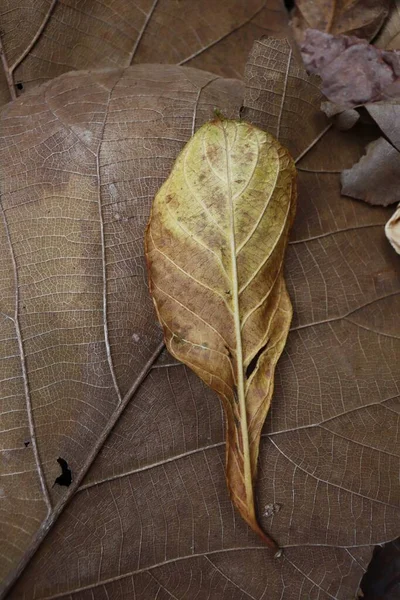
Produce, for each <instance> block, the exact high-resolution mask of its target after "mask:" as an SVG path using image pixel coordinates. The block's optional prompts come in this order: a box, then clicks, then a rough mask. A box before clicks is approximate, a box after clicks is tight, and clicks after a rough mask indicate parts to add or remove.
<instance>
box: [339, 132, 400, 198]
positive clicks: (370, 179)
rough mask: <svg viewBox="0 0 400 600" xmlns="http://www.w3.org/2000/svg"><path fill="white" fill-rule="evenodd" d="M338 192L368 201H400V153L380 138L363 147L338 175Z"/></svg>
mask: <svg viewBox="0 0 400 600" xmlns="http://www.w3.org/2000/svg"><path fill="white" fill-rule="evenodd" d="M340 180H341V183H342V194H344V195H345V196H351V197H352V198H358V199H359V200H364V201H365V202H368V204H373V205H379V206H389V204H394V203H395V202H400V153H399V152H398V151H397V150H396V148H393V146H392V145H391V144H389V142H387V141H386V140H385V139H384V138H379V139H378V140H375V141H374V142H371V143H370V144H369V145H368V146H367V153H366V155H365V156H362V157H361V158H360V160H359V161H358V162H357V163H355V164H354V165H353V166H352V167H351V169H346V170H344V171H343V172H342V175H341V178H340Z"/></svg>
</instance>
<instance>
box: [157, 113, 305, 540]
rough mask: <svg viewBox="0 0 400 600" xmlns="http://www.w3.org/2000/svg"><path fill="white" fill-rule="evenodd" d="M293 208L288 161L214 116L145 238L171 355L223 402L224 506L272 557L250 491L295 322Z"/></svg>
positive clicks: (250, 132)
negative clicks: (286, 273)
mask: <svg viewBox="0 0 400 600" xmlns="http://www.w3.org/2000/svg"><path fill="white" fill-rule="evenodd" d="M295 200H296V189H295V167H294V164H293V161H292V159H291V157H290V155H289V153H288V152H287V151H286V150H285V149H284V148H283V147H282V146H281V145H280V144H279V143H278V142H277V141H276V140H275V139H274V138H273V137H272V136H271V135H269V134H267V133H265V132H263V131H261V130H260V129H257V128H255V127H253V126H252V125H249V124H248V123H245V122H237V121H227V120H219V119H216V120H215V121H213V122H211V123H208V124H206V125H203V127H202V128H201V129H200V130H199V131H198V132H197V133H196V134H195V136H194V137H193V139H192V140H191V141H190V142H189V143H188V144H187V145H186V146H185V148H184V150H183V152H182V153H181V154H180V156H179V158H178V160H177V162H176V163H175V165H174V168H173V170H172V172H171V175H170V176H169V178H168V179H167V181H166V182H165V183H164V185H163V186H162V188H161V190H160V191H159V193H158V194H157V196H156V198H155V201H154V204H153V207H152V212H151V216H150V221H149V225H148V229H147V232H146V256H147V261H148V267H149V278H150V290H151V293H152V295H153V299H154V302H155V306H156V309H157V314H158V318H159V320H160V323H161V324H162V326H163V329H164V335H165V340H166V345H167V348H168V350H169V351H170V353H171V354H172V355H173V356H175V357H176V358H177V359H179V360H181V361H182V362H183V363H185V364H186V365H188V366H189V367H190V368H191V369H193V371H194V372H195V373H197V375H199V377H201V378H202V379H203V381H204V382H205V383H206V384H207V385H209V386H210V387H211V388H212V389H213V390H214V391H216V392H217V393H218V395H219V397H220V398H221V400H222V402H223V406H224V409H225V413H226V421H227V434H226V444H227V450H226V474H227V483H228V487H229V491H230V495H231V498H232V500H233V502H234V504H235V506H236V507H237V509H238V510H239V512H240V514H241V515H242V517H243V518H244V519H245V521H247V523H248V524H249V525H250V527H252V529H253V530H254V531H256V532H257V533H258V534H259V535H260V536H261V537H262V538H263V539H264V540H265V541H266V542H267V543H268V544H269V545H270V547H271V548H272V549H274V551H275V552H277V551H278V546H277V545H276V544H275V543H274V542H273V541H272V540H271V539H270V538H269V537H267V536H266V535H265V534H264V532H263V531H262V530H261V529H260V527H259V525H258V522H257V518H256V513H255V506H254V491H253V488H254V480H255V477H256V473H257V460H258V452H259V444H260V435H261V429H262V426H263V424H264V421H265V417H266V415H267V413H268V410H269V407H270V403H271V398H272V393H273V379H274V371H275V366H276V363H277V361H278V359H279V357H280V355H281V353H282V350H283V348H284V345H285V341H286V337H287V334H288V331H289V326H290V321H291V318H292V308H291V304H290V300H289V297H288V295H287V291H286V286H285V283H284V280H283V255H284V252H285V249H286V244H287V239H288V234H289V229H290V225H291V223H292V221H293V217H294V210H295Z"/></svg>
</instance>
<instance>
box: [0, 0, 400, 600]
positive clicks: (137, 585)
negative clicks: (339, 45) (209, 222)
mask: <svg viewBox="0 0 400 600" xmlns="http://www.w3.org/2000/svg"><path fill="white" fill-rule="evenodd" d="M180 4H181V2H172V0H171V1H170V2H168V1H165V2H162V1H161V0H160V2H150V1H148V2H147V1H145V0H142V1H141V2H140V3H139V2H138V3H136V4H135V5H133V4H132V3H123V2H122V0H121V2H120V5H119V4H118V2H117V3H115V2H113V3H111V2H103V3H100V2H94V1H93V2H87V3H86V2H85V3H82V2H80V3H74V2H70V3H67V2H63V1H60V2H57V3H54V6H53V4H52V3H51V2H45V1H43V2H42V3H41V4H40V7H38V8H35V11H33V9H32V7H33V4H29V3H28V4H27V3H26V4H25V5H24V6H21V8H18V10H19V11H25V10H27V9H26V7H28V8H29V7H30V9H31V18H30V19H29V18H25V19H24V23H25V25H24V27H25V28H26V30H25V29H24V30H23V31H21V32H20V35H19V36H16V33H15V26H14V25H15V23H14V25H13V23H12V22H11V25H10V27H9V29H8V30H7V31H8V32H9V33H7V31H4V33H2V40H3V46H4V48H5V49H6V50H5V52H4V53H3V55H2V56H3V65H6V69H5V71H4V73H5V76H6V77H5V86H3V88H2V89H3V91H4V90H6V91H5V92H4V97H6V96H7V94H9V93H11V94H12V92H11V89H12V86H13V85H14V83H16V82H17V81H19V80H22V81H23V85H24V89H23V90H18V88H17V92H18V93H19V92H22V95H21V98H18V99H16V100H15V101H14V102H12V103H11V104H8V105H6V106H5V107H4V108H3V109H2V112H1V116H0V129H1V138H0V153H1V162H2V165H3V169H2V172H1V175H0V193H1V229H0V246H1V248H0V261H1V270H0V273H1V283H0V298H1V306H0V311H1V314H0V324H1V339H2V344H1V346H0V349H1V357H0V360H1V364H2V374H4V376H3V377H2V378H1V382H0V392H1V397H2V410H3V414H2V418H1V421H0V423H1V427H2V437H1V440H2V448H1V449H2V452H1V458H0V460H1V461H2V462H1V466H2V475H3V476H2V479H1V484H0V485H1V488H0V500H1V505H0V506H1V511H2V519H1V524H0V535H1V539H2V540H4V542H3V543H2V549H1V556H0V568H1V578H2V580H3V582H4V594H3V597H6V594H7V599H8V600H19V599H21V598H24V600H45V599H48V600H49V599H50V598H66V599H68V600H69V599H73V600H86V599H92V598H96V600H97V599H100V600H101V599H103V598H104V599H105V600H106V599H107V598H112V599H113V600H114V599H115V600H122V599H127V598H129V599H131V598H137V599H140V600H150V599H151V600H153V598H157V599H158V600H170V599H171V598H175V599H179V600H183V599H184V598H196V597H197V598H199V599H201V600H203V599H204V600H228V599H229V600H230V599H233V600H244V599H248V598H252V599H254V600H265V599H266V598H268V600H282V599H283V600H303V599H305V598H307V600H308V599H310V600H313V599H317V598H318V599H319V600H328V599H332V598H333V599H335V600H336V599H337V600H348V599H349V598H354V597H355V595H356V593H357V590H358V587H359V584H360V581H361V578H362V577H363V575H364V573H365V570H366V568H367V565H368V563H369V561H370V558H371V555H372V550H373V548H374V546H375V545H376V544H378V543H384V542H386V541H389V540H391V539H393V538H394V537H396V536H397V534H398V522H399V497H400V489H399V482H398V478H397V474H398V468H399V456H398V451H397V448H398V431H399V423H398V419H399V403H398V400H399V385H400V377H399V370H398V368H397V364H398V356H399V353H400V345H399V338H400V331H398V329H399V326H398V318H397V315H398V312H399V309H400V305H399V298H400V296H399V291H400V279H399V267H398V257H397V255H396V254H395V253H394V252H393V251H392V250H391V248H390V246H389V244H387V241H386V239H385V237H384V234H383V225H384V223H385V222H386V221H387V219H388V216H389V212H390V211H389V210H388V209H387V208H385V207H382V206H377V207H373V208H372V207H371V206H368V205H367V204H365V203H361V202H358V201H356V200H352V199H351V198H347V197H344V196H343V195H341V190H340V180H339V174H340V172H342V171H343V170H346V169H349V168H350V167H351V166H352V165H353V164H354V163H355V162H357V161H358V160H359V159H360V157H361V155H362V153H363V148H364V146H365V144H367V143H368V142H370V141H371V140H372V139H373V135H371V132H370V131H369V130H368V129H366V128H363V127H362V126H361V124H360V123H357V124H356V125H355V126H354V127H352V128H351V129H350V130H348V131H347V132H346V133H343V132H341V131H338V130H337V129H335V128H334V127H332V123H331V121H330V120H329V118H328V117H327V116H326V115H325V114H324V113H323V112H321V110H320V105H321V101H322V100H323V96H322V94H321V92H320V83H319V79H318V77H317V76H314V75H312V76H307V75H306V73H305V70H304V68H303V66H302V65H301V64H300V63H299V62H298V61H297V58H296V53H295V52H294V51H293V50H292V48H291V47H290V46H289V44H288V43H287V42H285V41H276V40H271V39H264V40H261V41H259V42H256V43H255V44H254V47H253V50H252V51H251V53H250V56H249V58H248V61H247V66H246V72H245V78H244V84H243V83H241V82H240V81H238V80H236V79H224V78H223V77H222V76H221V75H225V74H226V75H228V76H230V77H231V76H232V75H234V76H236V75H241V69H242V67H243V65H244V63H245V58H243V57H242V58H241V59H240V61H241V62H240V61H239V60H238V62H237V64H238V65H241V66H238V67H237V70H238V72H236V59H234V56H236V54H235V55H233V54H232V62H230V63H229V64H228V66H226V65H224V61H225V60H226V57H227V56H229V48H231V49H232V48H233V47H235V48H240V47H241V44H236V41H237V40H238V39H243V40H244V42H245V43H244V44H243V46H245V45H246V43H247V44H248V43H249V40H250V38H251V32H253V36H254V32H255V31H258V27H259V25H260V26H262V27H263V28H264V29H265V28H266V29H268V28H269V27H270V28H271V29H272V30H274V29H275V23H280V22H281V21H279V19H281V18H282V15H283V12H282V11H283V9H281V8H279V5H278V3H276V4H275V3H273V2H266V3H265V2H249V3H245V4H243V3H239V2H232V3H230V4H231V5H232V11H233V12H232V15H235V18H236V16H238V15H239V16H240V19H239V18H238V19H237V20H236V21H235V20H234V18H233V17H232V18H231V19H230V20H229V23H228V24H227V23H226V22H225V21H224V19H222V16H221V15H226V14H228V13H229V11H228V12H227V10H225V11H223V10H222V8H223V7H224V6H225V4H223V5H221V7H219V5H216V4H215V3H213V4H211V3H207V2H205V0H204V3H203V6H202V7H200V8H197V5H198V4H199V5H200V3H196V9H193V15H192V14H191V13H190V12H189V13H188V14H187V16H186V19H187V23H191V22H192V21H191V19H192V18H193V20H194V21H196V23H197V22H198V21H199V19H200V18H203V17H204V22H205V25H204V28H203V29H201V31H200V33H199V35H200V40H197V38H196V41H194V40H193V39H192V38H190V39H189V37H188V36H189V33H188V32H189V31H191V29H190V27H189V26H187V27H186V26H185V35H183V36H179V35H176V34H175V33H174V31H177V30H175V29H174V28H175V27H178V26H179V27H183V24H182V21H180V20H179V19H178V18H177V12H176V11H177V10H178V8H177V7H179V5H180ZM228 4H229V3H228ZM239 4H240V7H241V8H240V10H241V11H242V12H240V10H239V8H238V7H239ZM299 4H300V3H299ZM35 7H36V3H35ZM248 7H249V8H248ZM278 8H279V10H278ZM114 9H115V11H114ZM206 9H207V10H206ZM385 10H386V9H385ZM37 11H39V12H37ZM60 11H61V12H60ZM102 11H103V12H102ZM131 11H137V15H140V20H138V21H137V22H135V21H134V19H133V18H132V14H133V13H132V12H131ZM208 11H211V12H208ZM199 13H201V14H199ZM4 14H5V16H4V17H3V23H7V22H9V21H7V19H12V18H13V17H12V11H10V12H9V11H8V10H5V11H4ZM20 14H21V15H25V16H26V14H28V13H26V12H21V13H20ZM216 14H217V15H219V17H218V19H217V18H215V19H214V18H210V15H216ZM229 14H230V13H229ZM266 14H267V15H268V19H266V21H262V15H266ZM38 15H39V16H38ZM121 15H122V16H121ZM171 15H172V16H171ZM207 15H208V16H207ZM137 18H139V17H137ZM275 18H276V19H278V20H277V21H275V20H274V19H275ZM381 18H383V17H381V15H380V14H379V15H378V16H376V20H377V21H376V23H375V25H374V29H375V27H378V25H377V22H378V21H379V20H380V19H381ZM112 19H118V28H117V29H118V30H122V29H123V27H128V25H127V24H129V26H131V25H132V24H133V23H137V24H135V25H132V28H133V29H134V30H135V31H136V33H134V32H133V33H130V34H129V35H128V36H127V37H126V38H125V37H124V36H123V35H121V36H119V37H118V39H120V40H125V39H126V40H129V43H128V41H126V44H125V45H124V47H123V48H122V49H121V48H119V49H118V48H115V46H116V38H114V37H113V34H112V31H114V30H115V29H116V28H115V23H114V21H112ZM168 19H170V20H168ZM171 19H172V20H171ZM220 19H222V23H223V25H221V26H220V25H219V23H220ZM110 22H112V23H113V25H112V26H109V25H108V23H110ZM379 22H380V23H381V22H382V21H381V20H380V21H379ZM168 23H173V27H172V26H171V27H169V26H168ZM179 23H181V24H180V25H179ZM243 23H245V24H243ZM262 23H264V25H261V24H262ZM241 24H243V26H241ZM206 25H207V26H208V27H206ZM357 27H361V25H357ZM169 29H171V31H169ZM276 29H277V30H278V29H279V30H280V31H281V33H282V27H281V26H280V25H276ZM355 29H356V27H355ZM394 29H395V28H394ZM394 29H393V30H394ZM28 30H29V31H28ZM160 31H165V35H164V36H161V35H160ZM249 31H250V33H249ZM27 32H28V33H27ZM229 32H230V33H229ZM246 32H247V33H246ZM344 32H345V33H354V30H351V31H349V30H345V31H344ZM88 33H89V34H88ZM260 33H262V32H260ZM36 35H37V40H35V43H34V44H33V45H31V43H32V40H34V38H35V36H36ZM150 35H152V37H150ZM193 35H194V34H193ZM369 35H372V33H370V34H369ZM369 35H368V36H366V37H369ZM7 36H8V38H7ZM69 36H72V38H70V37H69ZM238 36H239V37H238ZM242 36H244V37H243V38H242ZM161 38H162V39H163V40H165V46H164V45H163V44H164V41H163V42H162V44H161V52H162V55H163V56H165V62H182V61H185V60H186V59H187V60H188V61H189V59H190V63H189V62H188V64H190V65H193V66H202V67H203V68H208V69H209V70H210V71H214V73H210V72H205V71H199V70H197V69H192V68H188V67H182V66H173V65H160V66H158V65H157V66H154V65H153V66H149V65H145V66H142V65H140V64H134V65H133V66H130V67H127V65H128V64H129V62H131V61H133V62H136V61H138V62H139V61H140V62H143V60H144V57H147V58H146V60H147V61H149V60H151V61H157V62H160V61H162V60H163V58H160V54H157V52H158V50H157V46H156V45H154V43H152V42H151V39H157V40H159V39H161ZM7 39H8V40H9V42H7ZM27 40H30V41H27ZM91 40H92V41H91ZM132 40H133V42H132ZM146 40H147V41H146ZM246 40H247V41H246ZM17 42H18V43H19V42H20V46H18V47H17V45H18V44H17ZM7 43H8V45H7ZM49 44H50V46H49ZM57 44H58V45H59V47H60V50H59V52H60V54H57V52H58V47H57ZM64 44H65V47H63V50H62V51H61V45H64ZM91 44H93V45H92V46H91ZM179 44H181V46H180V45H179ZM196 44H197V45H196ZM249 45H250V44H249ZM46 48H47V49H46ZM48 48H50V50H49V49H48ZM105 48H107V51H105V50H104V49H105ZM236 51H237V52H239V50H236ZM113 52H115V53H116V54H115V55H113ZM152 52H153V53H154V55H153V54H151V53H152ZM232 52H233V51H232ZM246 52H247V50H246ZM141 53H143V54H141ZM194 53H197V54H196V57H192V54H194ZM220 53H221V54H220ZM61 54H62V56H61ZM22 55H24V56H23V58H22V59H21V60H19V59H20V57H21V56H22ZM121 56H122V58H121ZM46 57H47V59H46ZM49 57H50V59H49V60H48V58H49ZM62 57H64V58H62ZM110 57H111V58H110ZM130 57H131V58H130ZM190 57H192V58H190ZM222 57H223V58H222ZM5 58H6V59H7V63H6V61H5ZM100 58H102V60H103V59H104V61H105V62H101V61H100ZM81 59H83V61H86V62H81ZM128 59H129V60H128ZM206 59H207V60H206ZM17 60H19V62H18V65H17V66H15V68H14V69H13V68H10V65H11V67H12V66H13V65H14V64H15V62H16V61H17ZM46 60H48V62H46ZM110 61H111V62H110ZM197 61H198V62H197ZM203 61H204V62H203ZM64 64H65V65H66V66H65V67H64V66H63V65H64ZM217 64H219V65H223V66H220V67H217V66H216V65H217ZM94 66H98V67H100V66H101V67H104V66H115V67H116V68H114V69H112V70H109V71H99V72H95V71H93V72H87V71H84V72H76V73H74V72H72V73H67V74H65V75H63V76H62V77H59V78H57V79H54V80H51V81H48V82H47V83H45V84H44V85H42V86H39V87H35V88H34V89H32V90H31V91H29V92H28V93H25V91H26V88H28V87H29V85H30V83H29V82H30V81H31V82H32V87H33V86H34V84H35V83H38V81H39V80H42V81H46V80H48V79H50V78H51V77H53V76H54V75H58V74H60V72H61V71H60V69H61V70H71V69H82V68H87V69H92V68H93V67H94ZM36 67H37V68H36ZM214 67H215V68H214ZM219 68H220V69H221V70H220V71H218V69H219ZM10 74H11V75H12V77H13V80H12V81H11V79H10ZM7 78H8V83H9V85H8V86H7V81H6V79H7ZM215 107H218V108H219V109H220V110H221V112H222V113H223V114H224V115H225V117H227V118H228V119H237V118H238V117H239V115H240V116H241V117H242V118H243V119H244V120H245V121H247V122H249V123H251V124H252V125H254V126H256V127H260V128H261V129H262V130H264V131H267V132H269V133H270V134H272V135H273V136H274V137H275V138H276V139H277V140H278V141H279V142H280V143H282V144H283V145H285V146H286V147H287V148H288V149H289V151H290V153H291V155H292V156H293V158H294V160H295V162H296V166H297V169H298V192H299V197H298V211H297V216H296V219H295V222H294V225H293V229H292V233H291V237H290V240H289V243H288V250H287V259H286V266H285V278H286V282H287V287H288V292H289V296H290V297H291V299H292V302H293V306H294V316H293V322H292V324H291V331H290V334H289V337H288V342H287V345H286V347H285V349H284V350H283V353H282V356H281V358H280V360H279V362H278V364H277V367H276V373H275V390H274V400H273V403H272V406H271V410H270V413H269V416H268V418H267V420H266V422H265V426H264V428H263V429H262V432H261V442H260V447H259V461H258V464H259V474H258V478H257V485H256V488H255V492H256V514H257V516H258V523H259V525H260V527H261V528H262V529H263V531H267V532H268V533H269V534H270V535H271V537H272V538H273V539H274V540H276V542H277V543H278V544H279V546H281V547H282V548H283V549H284V553H283V556H282V558H281V559H279V560H274V559H273V558H272V555H271V553H270V551H269V549H268V547H267V546H266V545H265V543H263V542H262V541H261V540H260V539H259V537H258V536H257V535H255V534H254V532H252V531H251V529H250V528H249V527H248V526H247V524H246V523H245V522H244V521H243V520H242V519H241V518H240V516H239V514H238V512H237V511H235V510H234V508H233V505H232V502H231V501H230V499H229V496H228V494H227V492H226V485H225V440H224V417H223V414H222V412H221V409H220V405H219V401H218V398H216V395H215V394H214V392H212V391H211V390H209V389H208V388H207V387H206V386H205V385H203V383H202V382H201V380H200V379H199V378H198V377H197V376H196V375H195V374H193V373H192V372H191V370H190V369H188V368H187V367H186V366H184V365H183V364H182V363H180V362H178V361H177V360H175V359H174V358H173V357H172V356H171V355H170V354H169V353H167V352H166V351H165V350H164V349H163V343H162V332H161V330H160V328H159V326H158V324H157V323H156V317H155V314H154V310H153V306H152V301H151V299H150V296H149V294H148V289H147V273H146V265H145V258H144V249H143V237H144V230H145V226H146V223H147V221H148V218H149V214H150V207H151V203H152V200H153V198H154V196H155V195H156V193H157V191H158V190H159V189H160V187H161V186H162V184H163V183H164V182H165V181H166V180H167V178H168V176H169V174H170V172H171V169H172V166H173V164H174V162H175V160H176V157H177V156H178V154H179V152H180V151H181V150H182V149H183V148H184V146H185V144H186V143H187V142H188V140H189V139H190V138H192V136H193V134H194V133H195V132H196V131H197V130H198V129H199V128H200V127H201V125H203V123H205V122H207V121H209V119H210V118H212V116H213V112H214V108H215ZM251 130H253V128H251ZM201 131H202V130H201V129H200V130H199V133H200V132H201ZM374 135H375V132H374ZM197 139H198V138H197ZM193 140H196V136H195V137H194V138H193ZM332 148H335V152H332ZM193 227H196V222H195V221H194V222H193ZM284 237H285V236H284ZM285 241H286V239H285ZM225 291H226V290H225ZM224 305H225V306H226V303H225V304H224ZM227 326H229V324H228V325H227ZM182 337H183V336H181V338H182ZM234 348H235V343H234V342H232V345H231V347H230V345H228V349H227V350H226V349H225V350H224V352H226V353H228V352H229V351H230V352H232V349H234ZM254 350H255V348H254V347H253V348H252V350H251V351H250V352H249V353H248V357H249V356H250V355H253V354H254ZM256 352H257V351H256ZM254 373H256V371H254ZM260 375H262V373H261V372H260ZM383 432H384V435H383ZM257 435H258V432H257ZM58 459H60V460H63V461H65V464H64V463H62V462H61V463H58V462H57V460H58ZM63 464H64V471H65V470H66V469H69V470H70V471H71V474H72V482H71V483H70V485H58V484H56V485H54V483H55V480H56V479H57V478H59V477H60V465H63ZM271 506H272V507H279V508H277V509H274V508H273V509H272V510H271ZM12 584H14V585H13V587H11V586H12Z"/></svg>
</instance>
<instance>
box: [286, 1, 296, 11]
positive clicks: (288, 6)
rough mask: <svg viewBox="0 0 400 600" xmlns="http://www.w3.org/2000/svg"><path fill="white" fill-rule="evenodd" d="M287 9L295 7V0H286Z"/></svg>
mask: <svg viewBox="0 0 400 600" xmlns="http://www.w3.org/2000/svg"><path fill="white" fill-rule="evenodd" d="M284 3H285V7H286V10H288V11H291V10H292V8H294V7H295V5H296V2H295V0H284Z"/></svg>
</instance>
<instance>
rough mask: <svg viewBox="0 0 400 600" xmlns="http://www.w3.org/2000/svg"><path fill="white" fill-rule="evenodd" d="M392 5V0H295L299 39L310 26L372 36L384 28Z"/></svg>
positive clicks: (296, 29) (335, 31)
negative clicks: (383, 24)
mask: <svg viewBox="0 0 400 600" xmlns="http://www.w3.org/2000/svg"><path fill="white" fill-rule="evenodd" d="M390 5H391V2H390V0H352V1H350V2H349V0H313V1H312V2H310V0H296V6H295V8H294V9H293V12H292V27H293V30H294V34H295V36H296V39H297V40H298V41H301V40H302V39H303V36H304V32H305V30H306V29H309V28H311V29H319V30H320V31H324V32H326V33H333V34H347V35H356V36H357V37H359V38H365V39H367V40H370V39H372V38H373V37H374V36H375V35H376V34H377V33H378V31H379V29H380V28H381V26H382V23H383V22H384V21H385V19H386V17H387V15H388V14H389V9H390Z"/></svg>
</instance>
